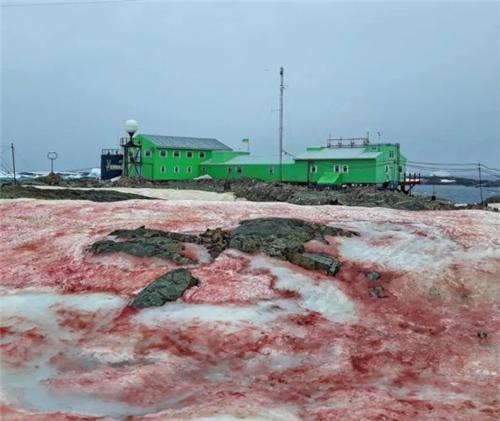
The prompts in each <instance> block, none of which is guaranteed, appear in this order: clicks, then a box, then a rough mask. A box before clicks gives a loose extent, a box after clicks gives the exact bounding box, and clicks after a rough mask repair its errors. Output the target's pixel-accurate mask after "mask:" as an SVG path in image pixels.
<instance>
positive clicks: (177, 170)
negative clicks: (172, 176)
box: [174, 165, 181, 174]
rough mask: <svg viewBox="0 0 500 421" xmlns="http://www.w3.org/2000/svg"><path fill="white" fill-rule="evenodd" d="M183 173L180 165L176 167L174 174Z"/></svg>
mask: <svg viewBox="0 0 500 421" xmlns="http://www.w3.org/2000/svg"><path fill="white" fill-rule="evenodd" d="M180 172H181V169H180V167H179V166H178V165H176V166H175V167H174V173H176V174H179V173H180Z"/></svg>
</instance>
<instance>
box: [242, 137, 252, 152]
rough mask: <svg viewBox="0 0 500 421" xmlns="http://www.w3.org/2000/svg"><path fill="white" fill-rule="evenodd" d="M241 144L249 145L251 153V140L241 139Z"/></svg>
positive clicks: (248, 148)
mask: <svg viewBox="0 0 500 421" xmlns="http://www.w3.org/2000/svg"><path fill="white" fill-rule="evenodd" d="M241 143H243V144H244V145H247V152H250V139H241Z"/></svg>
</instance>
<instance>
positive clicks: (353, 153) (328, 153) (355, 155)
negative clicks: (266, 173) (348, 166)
mask: <svg viewBox="0 0 500 421" xmlns="http://www.w3.org/2000/svg"><path fill="white" fill-rule="evenodd" d="M380 154H381V152H365V150H364V149H363V148H324V149H321V150H316V151H315V150H312V151H306V152H304V153H302V154H300V155H298V156H296V157H295V160H296V161H301V160H302V161H304V160H322V159H376V158H377V157H378V156H379V155H380Z"/></svg>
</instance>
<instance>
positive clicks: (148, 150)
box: [144, 149, 152, 158]
mask: <svg viewBox="0 0 500 421" xmlns="http://www.w3.org/2000/svg"><path fill="white" fill-rule="evenodd" d="M151 155H152V153H151V149H146V150H145V151H144V156H145V157H146V158H150V157H151Z"/></svg>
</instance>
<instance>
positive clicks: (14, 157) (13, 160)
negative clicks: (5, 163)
mask: <svg viewBox="0 0 500 421" xmlns="http://www.w3.org/2000/svg"><path fill="white" fill-rule="evenodd" d="M10 150H11V152H12V172H13V173H14V184H17V179H16V155H15V152H14V143H11V144H10Z"/></svg>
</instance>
